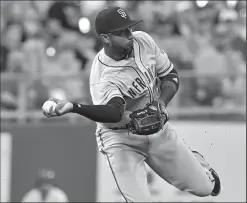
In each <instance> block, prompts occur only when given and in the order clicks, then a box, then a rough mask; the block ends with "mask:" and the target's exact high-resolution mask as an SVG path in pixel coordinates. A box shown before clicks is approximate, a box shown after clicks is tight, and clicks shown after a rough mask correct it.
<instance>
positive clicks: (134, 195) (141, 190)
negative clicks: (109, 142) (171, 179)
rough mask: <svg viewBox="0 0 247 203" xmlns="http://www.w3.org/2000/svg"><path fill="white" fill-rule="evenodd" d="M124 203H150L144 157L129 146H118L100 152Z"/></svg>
mask: <svg viewBox="0 0 247 203" xmlns="http://www.w3.org/2000/svg"><path fill="white" fill-rule="evenodd" d="M102 153H103V154H104V155H105V158H106V160H107V162H108V165H109V167H110V169H111V172H112V174H113V176H114V179H115V182H116V184H117V187H118V189H119V191H120V193H121V194H122V196H123V198H124V200H125V201H126V202H150V201H151V194H150V190H149V188H148V182H147V174H146V168H145V162H144V160H145V157H144V155H143V154H141V153H139V152H138V150H135V149H133V148H131V147H129V146H125V145H119V146H116V147H110V148H107V149H106V151H104V150H103V151H102Z"/></svg>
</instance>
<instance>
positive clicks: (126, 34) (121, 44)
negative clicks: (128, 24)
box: [109, 28, 133, 54]
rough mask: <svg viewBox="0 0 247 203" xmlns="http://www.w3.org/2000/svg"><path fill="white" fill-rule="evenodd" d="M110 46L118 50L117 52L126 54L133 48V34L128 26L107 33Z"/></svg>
mask: <svg viewBox="0 0 247 203" xmlns="http://www.w3.org/2000/svg"><path fill="white" fill-rule="evenodd" d="M109 39H110V43H109V45H110V47H112V48H114V49H115V50H118V51H119V52H122V53H125V54H128V53H130V52H131V51H132V48H133V34H132V30H131V29H130V28H127V29H124V30H119V31H115V32H111V33H110V34H109Z"/></svg>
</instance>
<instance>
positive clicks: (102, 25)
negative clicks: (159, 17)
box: [95, 6, 142, 35]
mask: <svg viewBox="0 0 247 203" xmlns="http://www.w3.org/2000/svg"><path fill="white" fill-rule="evenodd" d="M141 21H142V20H131V19H130V17H129V15H128V14H127V13H126V11H125V10H124V9H123V8H121V7H117V6H114V7H106V8H105V9H104V10H102V11H101V12H100V13H99V14H98V15H97V17H96V20H95V29H96V32H97V34H98V35H100V34H106V33H110V32H114V31H119V30H123V29H127V28H130V27H133V26H134V25H136V24H137V23H140V22H141Z"/></svg>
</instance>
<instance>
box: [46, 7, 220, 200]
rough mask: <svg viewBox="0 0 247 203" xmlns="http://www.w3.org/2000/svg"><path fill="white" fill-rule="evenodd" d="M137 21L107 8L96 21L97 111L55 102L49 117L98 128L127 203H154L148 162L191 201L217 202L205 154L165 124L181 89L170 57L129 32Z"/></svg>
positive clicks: (215, 180) (93, 88) (93, 85)
mask: <svg viewBox="0 0 247 203" xmlns="http://www.w3.org/2000/svg"><path fill="white" fill-rule="evenodd" d="M139 22H141V21H137V20H131V19H130V17H129V16H128V14H127V13H126V12H125V11H124V9H122V8H120V7H108V8H105V9H104V10H102V11H101V12H100V13H99V14H98V15H97V17H96V20H95V28H96V32H97V33H98V35H99V36H100V38H101V40H102V43H103V49H102V50H101V51H99V53H98V54H97V55H96V56H95V59H94V61H93V64H92V68H91V75H90V93H91V96H92V100H93V103H94V105H83V104H76V103H73V102H69V101H62V100H58V99H56V98H52V99H50V100H52V101H54V102H56V104H57V106H56V108H55V110H53V111H51V112H45V113H44V114H45V115H46V116H47V117H53V116H61V115H64V114H66V113H69V112H72V113H77V114H80V115H82V116H85V117H86V118H89V119H91V120H93V121H95V122H96V123H97V128H96V137H97V143H98V147H99V151H100V152H102V153H103V154H104V155H105V158H106V161H107V163H108V165H109V167H110V170H111V172H112V174H113V176H114V179H115V182H116V184H117V187H118V189H119V191H120V193H121V194H122V196H123V198H124V200H125V201H126V202H142V201H143V202H151V201H152V198H151V194H150V191H149V188H148V182H147V174H146V169H145V162H146V163H147V164H148V165H149V166H150V167H151V168H152V169H153V171H154V172H156V173H157V174H158V175H159V176H160V177H161V178H163V179H164V180H165V181H167V182H168V183H170V184H172V185H173V186H175V187H176V188H178V189H180V190H181V191H187V192H189V193H191V194H194V195H196V196H201V197H204V196H209V195H212V196H216V195H218V194H219V193H220V190H221V184H220V179H219V177H218V175H217V173H216V172H215V171H214V170H213V169H212V168H211V167H210V166H209V164H208V163H207V162H206V161H205V160H204V158H203V156H202V155H201V154H199V153H198V152H196V151H192V150H191V149H190V148H189V147H188V146H187V145H186V144H185V142H184V141H183V139H182V138H180V137H179V136H178V135H177V134H176V132H175V130H174V129H173V127H172V126H171V124H170V122H169V116H168V113H167V111H166V107H167V105H168V103H169V102H170V101H171V99H172V98H173V96H174V95H175V94H176V92H177V90H178V88H179V78H178V73H177V71H176V69H175V68H174V66H173V64H172V62H171V61H170V60H169V58H168V56H167V54H166V53H165V52H164V51H163V50H161V49H159V47H158V46H157V44H156V43H155V42H154V40H153V39H152V37H151V36H149V35H148V34H147V33H145V32H141V31H136V32H132V30H131V27H133V26H134V25H136V24H137V23H139Z"/></svg>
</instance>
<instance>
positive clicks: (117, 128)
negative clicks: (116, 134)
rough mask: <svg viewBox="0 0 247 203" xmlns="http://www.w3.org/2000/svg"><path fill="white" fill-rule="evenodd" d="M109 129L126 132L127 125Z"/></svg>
mask: <svg viewBox="0 0 247 203" xmlns="http://www.w3.org/2000/svg"><path fill="white" fill-rule="evenodd" d="M109 129H111V130H124V129H125V130H126V129H128V124H126V125H125V126H122V127H121V126H120V127H114V128H109Z"/></svg>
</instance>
